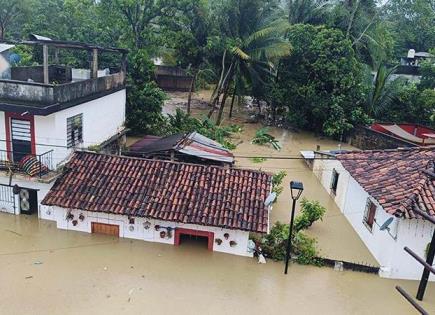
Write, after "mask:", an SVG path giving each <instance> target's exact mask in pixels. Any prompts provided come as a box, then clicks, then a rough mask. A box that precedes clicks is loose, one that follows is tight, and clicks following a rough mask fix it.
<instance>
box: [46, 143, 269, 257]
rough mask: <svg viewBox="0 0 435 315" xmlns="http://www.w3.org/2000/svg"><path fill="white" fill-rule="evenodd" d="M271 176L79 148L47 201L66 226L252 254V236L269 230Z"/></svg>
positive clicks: (51, 216) (52, 217)
mask: <svg viewBox="0 0 435 315" xmlns="http://www.w3.org/2000/svg"><path fill="white" fill-rule="evenodd" d="M271 190H272V176H271V175H270V174H268V173H264V172H260V171H254V170H246V169H237V168H227V167H222V166H213V165H201V164H190V163H184V162H175V161H164V160H152V159H143V158H137V157H128V156H119V155H108V154H97V153H92V152H85V151H82V152H80V151H77V152H75V153H74V155H73V157H72V158H71V160H70V161H69V162H68V163H67V165H66V166H65V168H64V172H63V174H62V175H61V176H60V177H59V178H58V179H57V180H56V182H55V184H54V185H53V187H52V188H51V190H50V191H49V193H48V194H47V195H46V197H45V198H44V200H43V201H42V208H41V210H42V211H41V217H42V218H44V219H47V220H53V221H55V222H56V224H57V227H58V228H60V229H66V230H73V231H82V232H88V233H103V234H109V235H113V236H116V237H126V238H132V239H140V240H144V241H149V242H158V243H165V244H172V245H180V244H182V242H183V241H182V239H183V237H184V236H193V237H198V238H204V239H206V241H207V247H208V249H209V250H213V251H218V252H224V253H230V254H235V255H242V256H252V255H253V253H252V251H251V250H249V248H248V243H249V242H248V241H249V233H251V232H254V233H267V232H268V231H269V213H270V210H271V206H270V205H266V204H265V201H266V199H267V197H268V196H269V194H270V193H271Z"/></svg>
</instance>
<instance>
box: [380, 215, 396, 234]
mask: <svg viewBox="0 0 435 315" xmlns="http://www.w3.org/2000/svg"><path fill="white" fill-rule="evenodd" d="M393 221H394V218H392V217H391V218H388V219H387V220H386V221H385V222H384V224H382V225H381V227H380V228H379V230H381V231H384V230H390V228H389V226H390V224H391V223H393Z"/></svg>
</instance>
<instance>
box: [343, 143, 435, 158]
mask: <svg viewBox="0 0 435 315" xmlns="http://www.w3.org/2000/svg"><path fill="white" fill-rule="evenodd" d="M407 151H435V145H429V146H424V147H398V148H396V149H374V150H351V151H344V152H340V153H337V154H336V155H337V156H338V155H346V154H354V153H359V154H370V153H377V152H407Z"/></svg>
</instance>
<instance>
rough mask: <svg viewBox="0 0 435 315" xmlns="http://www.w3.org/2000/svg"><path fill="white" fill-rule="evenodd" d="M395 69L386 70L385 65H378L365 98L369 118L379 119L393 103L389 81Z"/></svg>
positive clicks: (392, 93) (392, 90) (393, 92)
mask: <svg viewBox="0 0 435 315" xmlns="http://www.w3.org/2000/svg"><path fill="white" fill-rule="evenodd" d="M396 68H397V67H393V68H391V69H387V67H385V65H379V67H378V71H377V73H376V76H375V79H374V81H373V83H372V84H371V88H370V91H369V93H368V98H367V111H368V114H369V115H370V116H372V117H379V116H380V114H381V113H382V112H383V111H384V110H385V109H386V108H387V107H388V106H389V105H390V104H391V103H392V102H393V100H394V97H395V91H394V89H393V86H392V84H391V81H389V79H390V77H391V75H392V74H393V73H394V71H395V70H396Z"/></svg>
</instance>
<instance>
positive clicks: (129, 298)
mask: <svg viewBox="0 0 435 315" xmlns="http://www.w3.org/2000/svg"><path fill="white" fill-rule="evenodd" d="M133 292H134V288H132V289H130V291H128V295H129V297H128V300H127V301H128V302H130V301H131V295H132V294H133Z"/></svg>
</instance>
